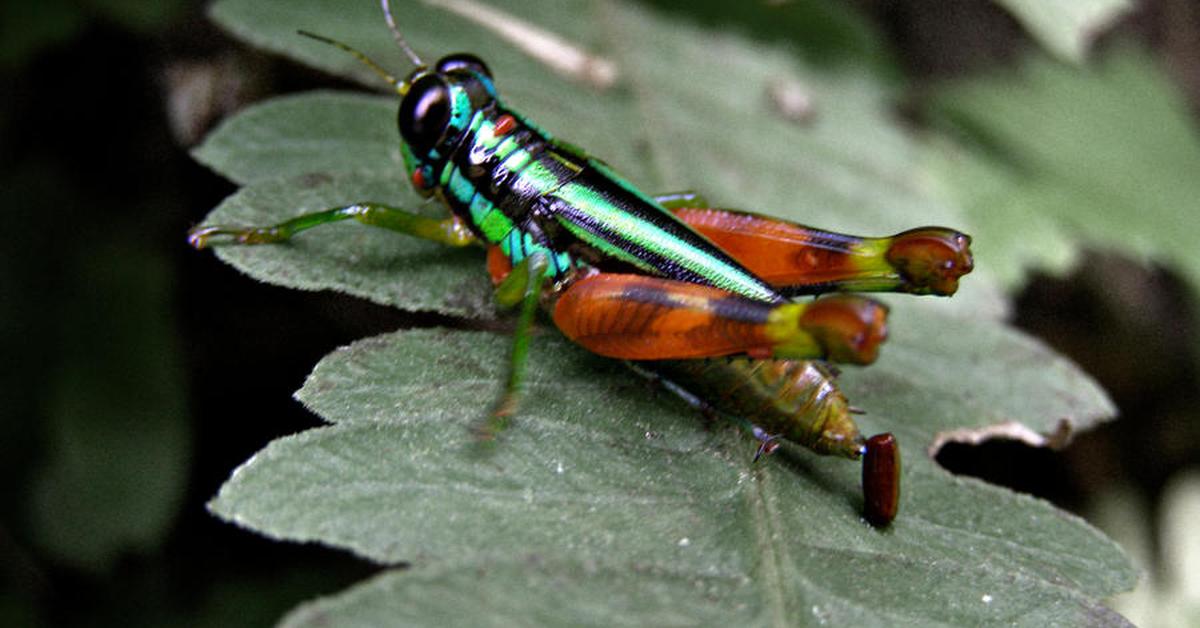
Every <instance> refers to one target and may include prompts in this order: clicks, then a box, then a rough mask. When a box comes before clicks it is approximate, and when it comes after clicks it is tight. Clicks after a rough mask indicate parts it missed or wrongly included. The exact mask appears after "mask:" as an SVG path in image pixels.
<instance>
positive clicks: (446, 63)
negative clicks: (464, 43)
mask: <svg viewBox="0 0 1200 628" xmlns="http://www.w3.org/2000/svg"><path fill="white" fill-rule="evenodd" d="M454 70H474V71H475V72H479V73H480V74H482V75H484V76H486V77H488V78H492V71H491V70H489V69H488V67H487V64H486V63H484V62H483V59H480V58H479V57H476V56H475V55H473V54H470V53H466V52H459V53H456V54H452V55H449V56H445V57H442V60H441V61H438V64H437V71H438V73H439V74H445V73H446V72H453V71H454Z"/></svg>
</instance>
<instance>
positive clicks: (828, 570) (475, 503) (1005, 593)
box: [211, 318, 1131, 625]
mask: <svg viewBox="0 0 1200 628" xmlns="http://www.w3.org/2000/svg"><path fill="white" fill-rule="evenodd" d="M932 325H935V326H938V327H942V328H943V329H946V330H947V332H957V333H976V334H979V335H981V336H983V337H985V338H987V339H989V340H990V342H985V343H983V344H982V345H981V347H980V349H979V350H980V353H979V354H968V355H962V354H953V353H946V354H939V355H937V356H933V357H931V358H929V359H928V361H927V362H926V363H924V364H922V365H920V370H919V371H917V373H919V375H920V377H917V376H916V375H915V374H914V369H913V366H914V365H913V364H912V363H911V361H910V360H911V358H909V359H905V357H904V355H903V354H904V353H907V352H903V351H896V352H894V353H895V354H900V356H901V357H900V359H887V358H885V359H884V360H881V362H880V364H879V365H877V366H875V367H872V368H870V369H863V370H861V371H856V372H855V377H854V378H853V379H852V380H851V381H850V382H848V383H849V384H850V389H851V391H855V392H858V393H860V394H859V395H858V397H856V398H857V399H862V400H864V401H865V402H868V403H870V402H873V401H874V400H875V399H887V400H889V401H892V402H895V405H894V406H891V407H882V408H881V407H878V406H876V405H870V406H868V409H870V410H872V411H875V410H878V411H880V412H886V413H887V415H888V416H886V417H882V416H880V417H875V416H869V417H868V418H869V419H870V420H869V421H864V427H866V428H867V429H873V428H878V427H880V426H881V425H883V424H886V425H887V426H888V427H889V428H892V429H897V432H898V433H899V435H900V438H901V442H902V443H903V453H904V456H905V459H906V461H907V463H908V464H907V466H906V469H905V476H904V482H905V485H904V486H905V498H904V504H903V506H902V516H901V517H900V518H899V519H897V521H896V522H895V524H893V526H892V527H891V528H890V529H889V530H888V531H886V532H878V531H876V530H874V529H872V528H871V527H870V526H868V525H867V524H865V523H864V522H862V521H861V520H860V519H859V518H858V516H857V511H858V510H859V509H860V507H861V498H860V497H859V488H858V479H857V475H858V467H857V465H854V464H850V463H847V462H845V461H842V460H837V459H829V458H817V457H815V456H812V455H811V454H809V453H807V452H795V453H794V454H793V453H790V452H789V454H787V455H779V456H776V457H775V458H773V459H772V460H771V461H770V462H768V463H765V464H763V463H760V464H754V463H753V462H752V460H751V458H752V456H751V454H752V452H753V450H754V443H753V442H752V441H751V440H750V439H748V438H746V437H744V436H742V435H741V434H740V433H739V432H737V431H735V430H733V429H731V428H730V429H718V430H716V431H709V430H705V429H704V428H703V426H702V425H701V423H700V422H699V421H698V420H697V418H696V417H695V416H694V413H693V412H692V411H690V410H688V409H687V408H686V407H685V406H683V404H681V403H679V402H677V401H675V400H673V399H670V398H666V397H662V398H656V397H654V396H653V395H649V394H647V389H646V388H645V386H644V384H642V383H641V382H639V381H637V380H636V378H635V377H632V376H631V374H630V373H628V372H625V371H624V369H622V368H621V367H620V366H619V365H617V364H615V363H613V362H611V361H607V360H603V359H601V358H598V357H596V356H592V355H590V354H588V353H587V352H585V351H583V350H581V349H577V348H574V347H573V346H571V345H569V344H568V343H567V342H566V341H565V340H563V339H561V338H559V337H557V336H556V335H550V334H547V335H545V336H539V337H538V338H536V340H535V342H534V348H533V352H532V355H531V360H530V367H529V369H530V370H529V373H528V383H529V388H528V392H527V396H526V402H525V403H524V405H523V406H522V411H521V413H520V415H519V417H518V419H517V422H516V424H515V425H514V426H513V427H512V428H511V429H510V430H508V431H507V432H505V433H504V435H503V437H502V439H501V440H500V441H499V442H497V443H492V444H481V443H479V442H476V441H475V440H474V439H473V437H472V436H471V434H470V430H469V428H470V427H471V425H472V424H473V423H474V422H476V421H479V420H480V419H482V417H483V416H484V414H485V412H486V410H487V408H488V404H489V400H491V399H494V398H495V397H496V395H497V394H498V392H499V390H500V382H501V381H502V380H503V375H504V370H505V366H504V365H505V359H506V356H507V346H508V340H507V338H505V337H503V336H496V335H492V334H487V333H482V332H451V331H443V330H421V331H404V332H398V333H395V334H390V335H386V336H379V337H376V338H370V339H367V340H363V341H360V342H358V343H355V344H354V345H352V346H350V347H348V348H346V349H342V350H340V351H338V352H335V353H334V354H331V355H330V356H328V357H326V358H325V359H324V360H322V362H321V363H320V364H319V365H318V366H317V368H316V370H315V371H314V372H313V375H312V376H311V377H310V378H309V380H308V381H307V382H306V383H305V386H304V388H302V389H301V391H300V392H299V393H298V397H299V398H300V399H301V400H302V401H303V402H304V403H305V404H306V405H307V406H309V407H310V408H311V409H313V410H314V411H315V412H317V413H318V414H320V415H321V416H322V417H324V418H326V419H327V420H330V421H333V422H335V423H336V425H334V426H332V427H329V428H324V429H318V430H312V431H309V432H305V433H303V434H300V435H297V436H294V437H289V438H285V439H281V440H278V441H276V442H274V443H272V444H271V445H270V446H269V447H267V449H265V450H264V451H263V452H261V453H259V454H258V455H256V456H255V457H254V458H253V459H251V461H250V462H248V463H247V464H246V465H244V466H243V467H241V468H240V469H239V470H238V471H237V472H236V473H235V474H234V476H233V478H232V479H231V480H230V481H229V482H228V483H226V485H225V486H224V487H223V488H222V490H221V492H220V494H219V495H218V496H217V498H216V499H215V500H214V501H213V502H212V504H211V508H212V510H213V511H214V512H216V513H218V514H219V515H221V516H222V517H224V518H226V519H229V520H231V521H234V522H237V523H238V524H240V525H244V526H248V527H251V528H253V529H255V530H258V531H260V532H264V533H266V534H268V535H270V536H273V537H277V538H284V539H291V540H296V541H320V542H324V543H328V544H333V545H335V546H340V547H345V548H348V549H350V550H352V551H354V552H356V553H358V554H360V555H362V556H365V557H368V558H371V559H373V560H377V561H380V562H384V563H397V562H402V561H413V562H415V563H417V565H418V568H417V569H416V570H415V571H416V572H418V573H424V570H425V569H426V568H429V567H433V566H436V565H442V564H449V565H458V566H460V568H462V569H469V568H472V567H473V568H480V569H483V568H486V566H487V565H489V564H491V563H492V562H494V561H501V562H510V563H519V562H520V561H543V560H544V561H549V562H552V563H557V562H560V561H571V562H575V563H579V564H583V565H587V564H595V565H597V566H599V567H598V568H599V569H601V570H602V571H606V570H616V571H625V572H629V575H628V576H627V585H626V593H625V594H626V595H632V594H634V593H635V592H636V591H637V589H639V588H640V586H641V585H640V584H638V582H639V580H638V579H637V574H639V573H646V574H647V581H648V582H649V583H655V582H657V581H658V577H657V576H662V575H663V574H670V576H671V578H672V579H674V580H681V581H683V582H692V583H696V582H702V581H704V580H706V579H712V578H715V579H716V580H717V581H718V582H717V583H714V584H713V585H712V586H713V587H715V588H717V589H719V590H720V591H721V592H720V593H718V594H714V595H713V598H714V599H712V600H710V601H709V602H708V603H707V604H706V605H705V610H704V611H703V612H707V613H711V612H716V609H715V608H713V606H716V607H720V606H723V605H724V604H725V603H726V602H727V599H726V598H725V597H724V596H726V595H733V596H734V597H735V598H742V599H743V600H745V599H747V598H748V602H746V601H743V602H742V604H743V605H747V603H748V606H747V608H746V609H745V611H744V612H747V613H750V615H749V617H756V616H757V613H762V614H763V616H764V617H766V618H770V617H789V618H798V617H805V616H810V615H811V614H812V613H813V612H814V611H813V609H814V608H816V609H819V610H818V611H815V612H816V613H817V616H819V617H824V618H826V619H828V620H829V621H832V622H834V623H838V624H842V623H846V622H857V621H862V620H873V621H882V620H884V619H885V618H891V619H902V620H905V621H910V622H930V621H935V622H944V623H947V624H960V625H961V624H964V623H966V624H976V623H979V622H984V621H986V622H995V621H1002V620H1005V619H1010V618H1013V617H1024V616H1034V617H1037V616H1042V617H1046V618H1047V619H1048V620H1051V621H1058V622H1073V623H1077V622H1078V621H1080V620H1081V619H1083V618H1084V615H1083V613H1093V612H1094V613H1100V614H1101V615H1103V613H1104V611H1103V610H1102V609H1101V607H1100V606H1099V605H1098V604H1097V603H1096V602H1095V601H1089V600H1088V598H1089V597H1091V596H1099V595H1105V594H1108V593H1111V592H1112V591H1115V590H1117V589H1120V588H1122V587H1124V586H1128V585H1129V584H1131V582H1130V575H1131V574H1129V573H1128V572H1127V571H1125V570H1124V569H1125V565H1126V563H1125V558H1124V557H1123V556H1122V554H1121V553H1120V551H1119V550H1118V549H1117V548H1116V546H1115V545H1113V544H1111V543H1110V542H1108V541H1105V540H1104V539H1103V538H1102V537H1100V536H1099V534H1098V533H1096V532H1094V531H1092V530H1091V529H1090V528H1088V527H1087V526H1086V525H1085V524H1083V523H1082V522H1081V521H1079V520H1078V519H1076V518H1074V517H1071V516H1070V515H1066V514H1063V513H1061V512H1058V511H1056V510H1054V509H1053V508H1052V507H1051V506H1050V505H1048V504H1046V503H1044V502H1040V501H1036V500H1033V499H1030V498H1028V497H1025V496H1021V495H1016V494H1013V493H1010V492H1008V491H1005V490H1003V489H998V488H994V487H990V486H987V485H984V484H981V483H979V482H976V481H972V480H965V479H962V478H956V477H954V476H952V475H950V474H948V473H946V472H945V471H943V470H941V469H940V468H939V467H937V466H936V464H934V463H933V462H932V461H931V460H930V459H929V458H928V457H927V456H925V455H924V452H923V448H924V446H925V439H924V438H922V436H924V435H928V434H929V433H931V432H932V431H935V430H938V429H942V428H945V427H954V426H958V425H961V423H960V422H957V421H955V417H954V416H953V415H948V414H946V410H945V408H946V407H947V406H949V407H953V408H957V409H959V410H960V411H967V412H968V413H969V416H970V418H971V419H972V420H974V421H978V422H979V423H980V424H984V423H987V422H990V421H994V420H996V419H998V418H1005V419H1010V420H1019V421H1025V422H1027V423H1029V424H1030V425H1032V426H1035V427H1038V428H1042V427H1046V426H1045V423H1047V421H1046V418H1045V416H1044V414H1043V413H1044V412H1053V413H1054V415H1053V416H1061V417H1075V418H1082V417H1081V416H1080V414H1079V413H1080V412H1081V411H1094V409H1095V406H1097V405H1102V403H1103V395H1102V394H1101V393H1100V392H1099V391H1098V390H1096V389H1095V388H1094V386H1091V385H1090V384H1089V383H1088V382H1086V381H1079V379H1080V378H1081V376H1080V375H1079V374H1078V372H1077V371H1074V370H1072V369H1070V368H1068V366H1069V365H1068V364H1067V363H1066V362H1065V361H1063V360H1062V359H1061V358H1057V357H1055V356H1053V354H1051V353H1050V352H1049V351H1048V350H1046V349H1045V348H1043V347H1041V346H1040V345H1038V344H1037V343H1034V342H1032V341H1030V340H1028V339H1025V338H1020V337H1014V335H1013V332H1005V331H1002V330H1001V329H1000V328H998V327H996V326H995V325H991V324H989V323H980V322H968V321H963V320H961V319H955V318H946V319H943V320H940V321H935V322H934V323H932ZM997 346H999V348H997ZM981 362H983V364H980V363H981ZM1031 363H1045V364H1048V365H1049V366H1050V368H1049V369H1048V370H1046V371H1042V376H1043V377H1045V378H1046V379H1049V380H1051V381H1052V382H1053V385H1050V386H1042V387H1034V389H1033V390H1032V391H1023V392H1024V393H1025V394H1023V395H1014V394H1007V395H1004V394H997V393H991V394H996V395H997V398H995V399H993V398H991V397H990V396H987V395H985V396H984V397H983V398H976V399H975V400H974V401H973V402H972V401H965V402H959V403H954V402H953V399H955V398H958V399H970V398H971V397H973V396H974V395H972V394H971V392H972V391H976V390H977V389H978V388H979V387H980V386H983V385H986V384H987V382H988V381H989V380H993V379H994V378H996V377H1003V376H1004V373H1005V372H1011V371H1016V372H1018V373H1019V372H1020V371H1022V370H1023V369H1022V367H1021V365H1023V364H1031ZM1025 370H1028V369H1025ZM451 374H453V375H451ZM1030 375H1032V373H1030ZM916 379H927V380H929V381H934V382H949V383H954V384H957V385H959V386H960V387H961V388H962V390H961V391H958V392H956V393H952V394H951V395H950V396H949V397H950V399H949V400H937V399H935V398H933V397H932V396H927V397H926V399H934V400H935V401H940V403H935V404H933V405H928V404H926V405H925V406H924V407H922V406H921V403H920V397H922V395H921V394H920V393H917V392H910V391H911V388H912V387H913V382H914V380H916ZM1073 380H1074V381H1073ZM1027 383H1028V382H1023V381H1020V380H1019V379H1016V380H1014V381H1013V382H1012V385H1013V386H1025V385H1026V384H1027ZM947 387H949V386H947ZM897 389H900V390H902V391H904V392H900V393H897V392H896V390H897ZM1081 390H1082V391H1083V393H1084V394H1081ZM1009 392H1012V391H1009ZM926 395H929V393H928V392H926ZM1031 397H1033V398H1031ZM464 400H469V401H468V402H467V403H464ZM974 405H978V406H981V407H986V408H987V410H986V412H978V413H976V412H973V411H971V410H964V409H969V408H972V406H974ZM914 406H915V407H914ZM1031 412H1032V413H1034V414H1033V415H1030V414H1029V413H1031ZM1014 513H1019V515H1018V516H1014ZM533 571H534V572H536V569H535V570H533ZM574 571H575V572H576V581H575V582H574V584H575V585H577V586H581V587H583V586H587V583H588V582H590V580H589V579H588V577H587V576H586V573H585V572H584V571H583V570H581V569H579V568H576V569H575V570H574ZM414 586H419V585H414ZM491 586H492V587H495V588H496V590H501V591H503V590H507V589H506V587H507V586H510V585H508V584H505V583H504V582H498V583H495V584H493V585H491ZM726 589H728V591H726ZM918 592H920V593H919V594H918ZM543 594H544V595H552V594H551V592H550V591H549V590H547V591H544V592H543ZM534 597H537V596H534ZM551 599H553V598H551ZM376 603H387V602H386V601H384V602H376ZM392 603H395V602H392ZM457 608H458V610H459V612H461V613H467V612H474V613H480V614H484V613H488V612H490V609H488V608H487V607H486V606H485V605H482V604H481V605H480V606H479V607H478V608H474V609H473V610H468V609H465V608H463V607H462V606H458V607H457ZM654 610H655V609H654V608H652V607H647V608H646V609H643V612H652V611H654ZM659 610H661V609H659ZM463 617H464V621H465V623H476V621H475V620H476V619H478V620H480V621H482V620H483V617H484V615H479V616H474V615H464V616H463ZM564 617H565V616H564ZM651 617H652V615H647V616H646V617H644V619H645V620H649V619H650V618H651ZM564 621H565V619H564ZM639 623H645V622H644V621H643V622H639Z"/></svg>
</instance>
